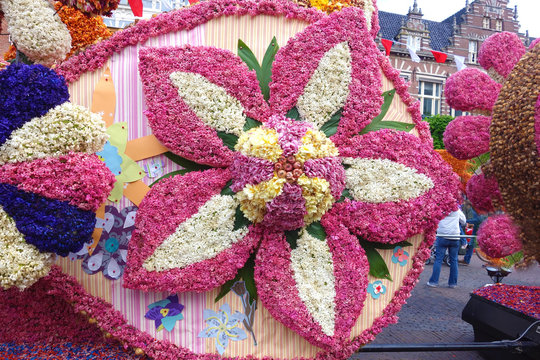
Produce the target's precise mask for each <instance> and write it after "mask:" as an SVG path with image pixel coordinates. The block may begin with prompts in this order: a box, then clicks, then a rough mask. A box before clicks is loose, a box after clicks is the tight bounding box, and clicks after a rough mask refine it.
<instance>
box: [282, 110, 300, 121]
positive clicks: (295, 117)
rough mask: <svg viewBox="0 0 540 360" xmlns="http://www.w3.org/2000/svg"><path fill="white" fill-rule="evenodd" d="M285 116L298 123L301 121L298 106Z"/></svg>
mask: <svg viewBox="0 0 540 360" xmlns="http://www.w3.org/2000/svg"><path fill="white" fill-rule="evenodd" d="M285 116H286V117H288V118H289V119H293V120H298V121H300V120H301V119H300V113H299V112H298V109H297V108H296V106H294V107H293V108H292V109H291V110H289V111H287V113H286V114H285Z"/></svg>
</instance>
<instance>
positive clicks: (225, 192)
mask: <svg viewBox="0 0 540 360" xmlns="http://www.w3.org/2000/svg"><path fill="white" fill-rule="evenodd" d="M231 185H232V180H229V181H228V182H227V184H225V186H224V187H223V189H222V190H221V192H220V195H229V196H233V195H234V191H232V190H231Z"/></svg>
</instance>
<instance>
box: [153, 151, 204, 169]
mask: <svg viewBox="0 0 540 360" xmlns="http://www.w3.org/2000/svg"><path fill="white" fill-rule="evenodd" d="M163 155H165V156H166V157H167V158H168V159H169V160H171V161H172V162H173V163H175V164H177V165H180V166H181V167H183V168H184V169H185V170H187V172H190V171H198V170H206V169H211V167H210V166H208V165H201V164H197V163H196V162H193V161H191V160H188V159H184V158H183V157H181V156H178V155H176V154H173V153H172V152H170V151H168V152H166V153H165V154H163Z"/></svg>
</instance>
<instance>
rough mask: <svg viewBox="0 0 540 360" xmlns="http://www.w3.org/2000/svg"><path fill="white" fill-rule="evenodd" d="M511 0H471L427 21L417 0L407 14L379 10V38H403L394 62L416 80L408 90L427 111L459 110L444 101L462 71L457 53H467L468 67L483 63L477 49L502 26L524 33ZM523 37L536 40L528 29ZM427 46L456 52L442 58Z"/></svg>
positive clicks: (393, 54)
mask: <svg viewBox="0 0 540 360" xmlns="http://www.w3.org/2000/svg"><path fill="white" fill-rule="evenodd" d="M507 5H508V0H475V1H472V2H471V3H469V1H468V0H467V1H466V2H465V7H464V8H463V9H461V10H459V11H458V12H457V13H455V14H452V15H450V16H448V17H447V18H446V19H445V20H443V21H441V22H436V21H430V20H425V19H424V18H423V14H422V9H420V8H419V7H418V3H417V1H416V0H414V3H413V6H412V7H410V8H409V11H408V13H407V15H400V14H393V13H389V12H384V11H379V22H380V26H381V30H380V32H379V35H378V41H379V42H380V39H381V38H383V39H389V40H392V41H395V42H400V43H402V44H397V43H395V44H394V45H393V46H392V50H391V53H390V61H391V63H392V66H393V67H395V68H396V69H398V70H400V71H401V76H402V77H403V78H405V79H406V80H408V81H410V82H411V86H410V88H409V92H410V93H411V94H416V95H417V96H418V99H419V100H420V101H421V109H422V113H423V115H424V116H429V115H435V114H445V115H460V112H459V111H458V112H456V111H455V110H453V109H450V108H449V107H448V105H447V104H446V102H445V101H444V92H443V89H444V84H445V82H446V79H447V78H448V77H449V76H450V75H451V74H453V73H455V72H456V71H457V67H456V63H455V61H454V59H453V56H452V55H454V54H455V55H459V56H463V57H464V58H465V64H466V65H467V67H473V68H481V67H480V65H479V64H478V50H479V49H480V45H481V44H482V42H483V41H484V40H485V39H486V38H487V37H489V36H490V35H492V34H495V33H497V32H501V31H509V32H513V33H518V34H519V22H518V14H517V7H515V8H514V9H511V8H509V7H507ZM519 36H520V37H521V38H522V40H523V42H524V44H525V45H528V44H529V43H530V42H531V40H532V39H530V38H529V36H528V34H526V35H524V34H519ZM405 44H407V45H409V46H410V47H412V48H413V49H415V50H416V53H417V54H418V56H419V57H420V59H421V62H419V63H416V62H413V61H412V60H411V57H410V55H409V51H408V50H407V46H406V45H405ZM381 49H382V46H381ZM428 49H433V50H437V51H441V52H445V53H448V54H452V55H449V56H448V59H447V60H446V62H445V63H444V64H443V63H437V62H436V61H435V59H434V57H433V54H432V53H431V52H430V51H429V50H428Z"/></svg>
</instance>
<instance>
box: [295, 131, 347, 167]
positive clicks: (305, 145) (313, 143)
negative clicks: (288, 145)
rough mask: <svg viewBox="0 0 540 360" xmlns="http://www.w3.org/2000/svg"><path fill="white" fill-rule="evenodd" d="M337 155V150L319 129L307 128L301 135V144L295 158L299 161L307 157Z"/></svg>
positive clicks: (317, 157)
mask: <svg viewBox="0 0 540 360" xmlns="http://www.w3.org/2000/svg"><path fill="white" fill-rule="evenodd" d="M329 156H339V151H338V149H337V148H336V146H335V145H334V143H333V142H332V140H330V139H328V138H327V137H326V135H324V134H323V133H322V132H320V131H319V130H308V131H307V132H306V134H305V135H304V136H303V137H302V145H301V146H300V147H299V148H298V153H297V154H296V160H298V161H300V162H301V163H304V162H306V161H307V160H309V159H322V158H325V157H329Z"/></svg>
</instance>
